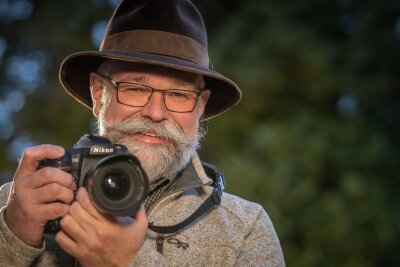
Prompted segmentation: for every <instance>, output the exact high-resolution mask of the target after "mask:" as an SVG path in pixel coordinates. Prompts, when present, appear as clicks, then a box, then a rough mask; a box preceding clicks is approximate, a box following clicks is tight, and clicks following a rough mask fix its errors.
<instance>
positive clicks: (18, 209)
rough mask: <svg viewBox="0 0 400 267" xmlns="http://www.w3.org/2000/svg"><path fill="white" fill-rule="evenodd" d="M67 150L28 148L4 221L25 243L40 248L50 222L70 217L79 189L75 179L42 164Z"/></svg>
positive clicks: (45, 147) (20, 165)
mask: <svg viewBox="0 0 400 267" xmlns="http://www.w3.org/2000/svg"><path fill="white" fill-rule="evenodd" d="M63 155H64V149H63V148H62V147H59V146H53V145H40V146H34V147H30V148H27V149H25V151H24V153H23V155H22V159H21V161H20V164H19V167H18V169H17V171H16V172H15V175H14V179H13V187H12V190H11V192H10V197H9V200H8V203H7V208H6V214H5V220H6V223H7V225H8V227H9V228H10V230H11V231H12V232H13V233H14V234H15V235H16V236H17V237H18V238H19V239H21V240H22V241H23V242H24V243H26V244H28V245H30V246H33V247H40V246H41V245H42V242H43V230H44V226H45V225H46V223H47V221H49V220H54V219H57V218H59V217H62V216H64V215H65V214H67V212H68V209H69V204H70V203H71V202H72V200H73V199H74V193H73V190H75V189H76V188H75V187H76V186H75V183H74V181H73V179H72V176H71V175H70V174H69V173H67V172H64V171H62V170H59V169H56V168H51V167H44V168H41V169H39V170H38V169H37V168H38V165H39V161H41V160H43V159H46V158H47V159H56V158H59V157H61V156H63Z"/></svg>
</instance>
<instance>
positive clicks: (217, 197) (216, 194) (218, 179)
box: [149, 165, 225, 234]
mask: <svg viewBox="0 0 400 267" xmlns="http://www.w3.org/2000/svg"><path fill="white" fill-rule="evenodd" d="M204 167H205V169H206V172H207V173H209V174H210V172H212V173H213V174H214V175H209V176H211V177H212V178H213V183H212V186H213V187H214V189H213V191H212V194H211V195H210V196H209V197H208V198H207V199H206V200H205V201H204V202H203V203H202V204H201V205H200V206H199V207H198V208H197V209H196V210H195V211H194V212H193V213H192V214H191V215H190V216H189V217H188V218H186V219H185V220H183V221H182V222H180V223H178V224H175V225H169V226H156V225H153V224H152V223H149V229H151V230H152V231H154V232H156V233H159V234H172V233H175V232H178V231H179V230H181V229H183V228H185V227H186V226H188V225H190V224H191V223H193V222H194V221H195V220H197V219H198V218H200V217H201V216H203V215H204V214H206V213H207V212H209V211H211V209H212V208H213V207H214V206H216V205H219V204H220V203H221V197H222V192H223V190H224V188H225V181H224V176H223V173H222V172H220V171H217V172H215V171H214V168H211V167H209V166H207V165H206V166H204ZM207 168H209V169H207Z"/></svg>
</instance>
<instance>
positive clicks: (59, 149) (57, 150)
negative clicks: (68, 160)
mask: <svg viewBox="0 0 400 267" xmlns="http://www.w3.org/2000/svg"><path fill="white" fill-rule="evenodd" d="M55 151H56V153H57V154H59V155H61V156H62V155H64V153H65V151H64V148H62V147H60V146H57V147H55Z"/></svg>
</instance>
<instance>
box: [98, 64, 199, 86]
mask: <svg viewBox="0 0 400 267" xmlns="http://www.w3.org/2000/svg"><path fill="white" fill-rule="evenodd" d="M97 72H98V73H101V74H103V75H106V76H108V77H113V76H115V75H120V74H126V75H128V74H130V73H131V74H141V75H146V74H147V75H163V76H167V77H170V78H171V79H175V80H178V81H181V82H182V83H188V84H192V85H195V86H200V84H201V83H202V81H203V79H202V76H201V75H198V74H194V73H190V72H185V71H180V70H176V69H172V68H167V67H163V66H157V65H151V64H144V63H138V62H126V61H117V60H106V61H104V62H103V63H102V64H101V65H100V66H99V68H98V69H97Z"/></svg>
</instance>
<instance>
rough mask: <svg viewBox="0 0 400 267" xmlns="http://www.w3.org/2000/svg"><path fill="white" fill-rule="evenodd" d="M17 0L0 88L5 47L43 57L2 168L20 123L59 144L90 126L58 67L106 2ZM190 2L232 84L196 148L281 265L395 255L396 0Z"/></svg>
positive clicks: (5, 25) (81, 42) (381, 260)
mask: <svg viewBox="0 0 400 267" xmlns="http://www.w3.org/2000/svg"><path fill="white" fill-rule="evenodd" d="M4 2H10V3H11V2H13V1H4V0H2V1H0V3H4ZM29 2H31V3H32V6H33V11H32V14H31V15H30V16H29V18H26V19H19V20H11V21H3V22H1V23H0V38H3V39H4V40H5V41H6V43H7V49H6V51H5V52H4V54H3V56H2V58H1V63H0V64H1V65H0V76H1V81H0V86H1V91H0V96H1V97H3V98H4V97H5V95H6V93H7V92H9V90H10V89H9V88H12V85H13V83H12V82H10V81H8V80H9V78H8V77H7V71H6V69H7V62H9V59H10V58H12V57H13V55H25V54H27V53H29V51H46V53H47V54H48V55H49V59H48V60H47V62H48V65H47V67H46V76H45V82H44V83H43V85H41V86H39V87H38V88H37V90H35V91H34V92H33V93H31V94H29V97H27V98H26V104H25V106H24V108H23V109H22V110H21V111H18V112H15V113H13V114H11V115H10V116H11V122H12V123H13V125H14V127H15V129H14V131H13V133H12V134H11V135H10V136H9V137H8V138H6V139H3V140H0V149H1V151H4V153H2V154H1V155H0V158H1V161H0V171H2V172H3V173H4V174H3V179H4V180H9V179H11V173H12V171H13V169H14V168H15V167H16V162H15V161H16V158H10V157H9V156H8V153H7V152H6V151H8V150H9V148H10V144H12V143H13V141H14V140H15V139H16V138H18V136H21V135H22V136H30V137H31V139H32V140H33V141H34V143H56V144H60V145H63V146H66V147H69V146H71V145H72V144H73V143H74V142H75V141H76V140H77V139H78V138H79V136H80V135H82V134H83V133H86V132H88V131H90V130H91V129H92V128H93V126H92V124H93V119H92V116H91V112H90V111H89V110H86V109H85V108H83V107H81V106H80V105H79V104H77V103H76V102H75V101H74V100H72V98H71V97H69V96H67V95H66V94H65V92H64V91H63V89H62V88H61V86H60V85H59V83H58V76H57V75H58V73H57V72H58V66H59V64H60V62H61V60H62V59H63V58H64V57H65V56H67V55H68V54H70V53H72V52H76V51H83V50H93V49H96V47H95V46H94V45H93V44H92V42H91V31H92V27H93V25H94V23H96V22H98V21H99V20H103V19H107V18H108V17H109V16H110V14H111V12H112V8H111V5H110V4H109V3H108V2H106V1H105V0H103V1H102V0H92V1H89V0H85V1H78V0H74V1H72V0H70V1H50V0H40V1H39V0H37V1H33V2H32V1H29ZM195 3H196V4H197V5H198V7H199V8H200V10H201V11H202V13H203V15H204V18H205V22H206V25H207V27H208V32H209V42H210V44H209V50H210V55H211V59H212V61H213V64H214V66H215V68H216V70H218V71H220V72H222V73H224V74H225V75H227V76H228V77H230V78H232V79H233V80H234V81H236V82H237V83H238V85H239V86H240V87H241V89H242V91H243V100H242V102H241V103H240V104H239V106H237V107H235V108H233V109H232V110H231V111H229V112H227V113H226V114H223V115H221V116H219V117H217V118H215V119H212V120H211V121H209V122H205V123H204V125H205V127H206V128H208V135H207V137H206V140H205V142H204V144H203V147H202V149H201V152H200V153H201V155H202V158H203V159H204V160H207V161H210V162H213V163H215V164H216V165H217V166H219V168H221V169H222V170H223V171H224V173H225V177H226V180H227V191H228V192H231V193H235V194H238V195H240V196H242V197H244V198H247V199H250V200H252V201H256V202H259V203H261V204H262V205H263V206H264V207H265V208H266V210H267V211H268V213H269V215H270V217H271V219H272V221H273V222H274V225H275V227H276V230H277V232H278V235H279V237H280V240H281V243H282V248H283V251H284V254H285V258H286V262H287V265H288V266H300V267H301V266H304V267H306V266H400V258H399V257H398V255H397V253H398V251H400V241H399V240H400V205H399V204H398V203H400V192H399V191H400V190H399V188H400V176H399V174H398V165H399V160H398V158H399V157H398V155H399V150H400V143H399V136H400V128H399V127H400V121H399V118H400V75H399V70H400V1H398V0H388V1H372V0H365V1H357V0H336V1H328V2H327V1H317V0H308V1H290V2H289V1H277V0H252V1H240V0H220V1H195ZM6 88H8V89H7V90H6ZM0 99H1V98H0ZM7 171H8V172H10V173H9V174H8V175H9V176H7Z"/></svg>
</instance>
